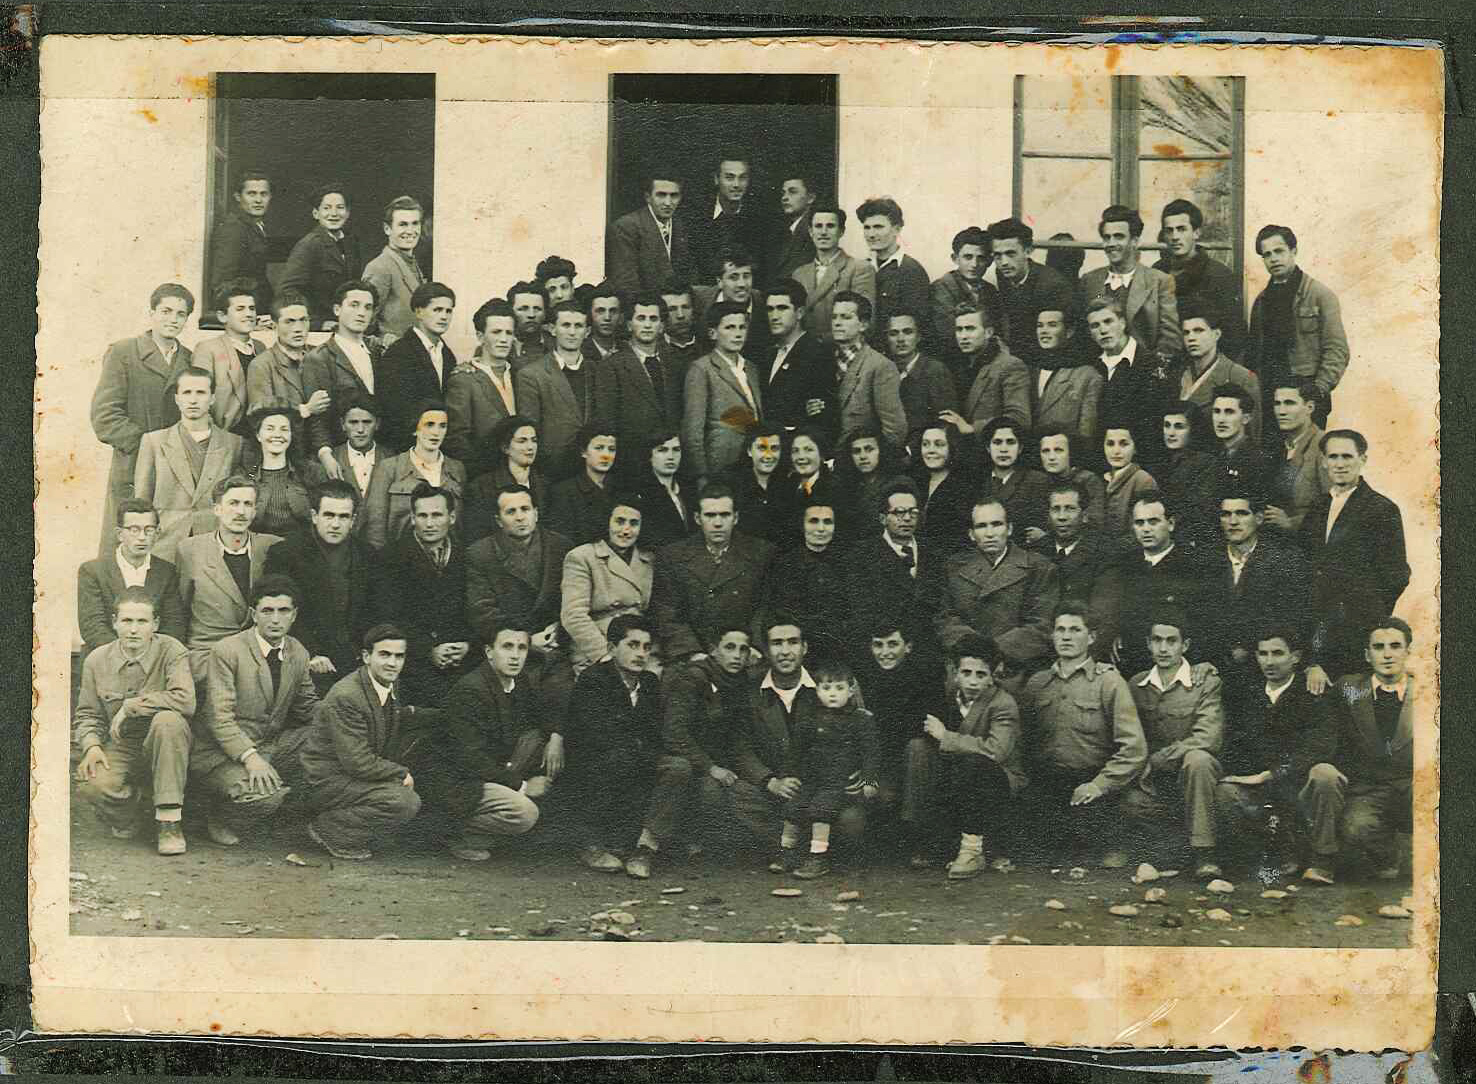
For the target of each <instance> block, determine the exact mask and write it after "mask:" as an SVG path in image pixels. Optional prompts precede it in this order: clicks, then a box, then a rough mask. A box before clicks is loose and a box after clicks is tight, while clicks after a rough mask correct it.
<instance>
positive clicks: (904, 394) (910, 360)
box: [883, 308, 959, 433]
mask: <svg viewBox="0 0 1476 1084" xmlns="http://www.w3.org/2000/svg"><path fill="white" fill-rule="evenodd" d="M922 330H923V326H922V317H921V315H919V313H918V312H917V311H914V310H912V309H904V308H898V309H894V310H893V311H892V312H891V314H890V315H888V316H887V323H886V327H885V328H883V333H884V345H885V347H886V352H887V355H888V356H889V357H890V358H891V359H892V363H893V364H894V365H896V366H897V378H898V388H897V394H898V396H899V397H900V398H901V400H902V413H903V415H904V416H905V417H906V418H907V432H909V433H911V432H912V431H913V430H914V429H916V428H917V427H918V426H920V425H922V424H923V423H925V422H930V421H934V420H936V419H937V418H939V417H941V416H942V414H943V412H944V411H945V410H951V411H957V410H958V407H959V400H958V387H957V386H956V385H955V384H954V382H953V373H952V372H950V371H949V369H948V366H947V365H944V364H943V363H942V362H941V361H939V360H938V359H937V358H935V357H932V356H931V355H928V354H923V353H920V352H919V350H918V346H919V343H920V342H921V340H922Z"/></svg>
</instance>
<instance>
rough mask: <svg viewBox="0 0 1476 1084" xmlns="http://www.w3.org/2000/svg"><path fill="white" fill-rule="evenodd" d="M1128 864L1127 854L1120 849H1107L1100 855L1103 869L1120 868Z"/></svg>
mask: <svg viewBox="0 0 1476 1084" xmlns="http://www.w3.org/2000/svg"><path fill="white" fill-rule="evenodd" d="M1127 864H1128V856H1127V855H1126V854H1124V853H1123V852H1122V851H1108V852H1107V853H1106V854H1104V855H1103V856H1102V868H1103V869H1122V868H1123V867H1124V866H1126V865H1127Z"/></svg>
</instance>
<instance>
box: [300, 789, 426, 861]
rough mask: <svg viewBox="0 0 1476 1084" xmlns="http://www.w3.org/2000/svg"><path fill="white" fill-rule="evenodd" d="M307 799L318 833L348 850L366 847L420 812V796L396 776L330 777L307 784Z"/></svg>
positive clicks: (327, 840) (329, 841) (406, 822)
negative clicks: (370, 778) (374, 778)
mask: <svg viewBox="0 0 1476 1084" xmlns="http://www.w3.org/2000/svg"><path fill="white" fill-rule="evenodd" d="M306 798H307V804H308V808H309V809H311V810H312V811H313V812H314V813H315V814H316V816H315V817H314V818H313V826H314V827H315V828H316V829H317V830H318V834H319V835H321V836H322V837H323V839H324V840H325V841H326V842H328V843H331V844H333V845H334V846H338V847H343V848H345V849H348V850H356V849H359V848H364V847H369V846H370V845H371V844H373V843H376V842H378V841H380V840H382V839H384V838H385V837H386V836H388V835H390V833H392V832H394V831H395V830H396V829H398V828H399V827H400V826H401V825H404V824H408V823H409V822H410V821H411V820H412V819H413V818H414V817H415V814H416V813H418V812H420V795H418V794H416V793H415V788H414V787H407V786H405V785H404V784H402V783H401V782H400V781H399V780H398V779H377V780H368V779H351V778H350V777H348V776H346V775H334V776H329V777H328V778H327V779H321V780H318V781H317V782H315V783H311V784H308V785H307V787H306Z"/></svg>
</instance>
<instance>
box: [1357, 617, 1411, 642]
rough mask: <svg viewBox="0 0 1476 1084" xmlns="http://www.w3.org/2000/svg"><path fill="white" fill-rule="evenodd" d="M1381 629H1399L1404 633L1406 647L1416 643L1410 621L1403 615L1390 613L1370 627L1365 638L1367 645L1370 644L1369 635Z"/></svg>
mask: <svg viewBox="0 0 1476 1084" xmlns="http://www.w3.org/2000/svg"><path fill="white" fill-rule="evenodd" d="M1379 629H1398V630H1399V631H1400V632H1402V633H1403V634H1404V646H1405V647H1410V646H1411V645H1412V644H1414V630H1413V629H1412V628H1410V627H1409V622H1408V621H1406V620H1404V618H1402V617H1395V616H1394V615H1393V614H1390V615H1389V616H1388V617H1383V618H1380V619H1379V620H1378V621H1375V622H1374V623H1373V624H1372V625H1370V626H1369V627H1368V633H1367V634H1366V635H1365V636H1364V638H1363V642H1364V644H1365V646H1366V645H1367V644H1368V637H1369V636H1372V635H1373V634H1374V633H1376V632H1378V631H1379Z"/></svg>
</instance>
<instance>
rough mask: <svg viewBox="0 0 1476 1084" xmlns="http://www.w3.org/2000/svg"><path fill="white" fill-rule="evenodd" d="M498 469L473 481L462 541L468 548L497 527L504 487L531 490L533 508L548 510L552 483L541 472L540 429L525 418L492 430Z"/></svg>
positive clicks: (513, 417)
mask: <svg viewBox="0 0 1476 1084" xmlns="http://www.w3.org/2000/svg"><path fill="white" fill-rule="evenodd" d="M491 442H492V447H493V448H495V449H496V454H495V455H494V456H493V458H494V460H495V465H494V466H493V467H492V469H491V470H489V471H487V472H486V473H484V474H480V475H478V476H477V477H476V478H475V479H473V480H472V482H471V484H470V486H468V487H467V491H466V522H464V523H463V524H462V537H464V538H465V539H466V541H467V544H468V545H470V544H471V543H473V542H475V541H477V540H478V539H481V538H486V537H487V536H488V535H489V534H491V533H492V531H493V530H494V529H495V527H496V524H497V491H498V489H500V488H501V487H503V486H508V485H520V486H527V487H528V490H529V492H531V493H532V494H533V507H535V508H546V507H547V506H548V483H547V482H546V481H545V480H544V477H543V471H541V470H540V469H539V468H538V465H537V459H538V427H537V426H536V425H534V424H533V419H532V418H529V417H527V416H526V415H523V414H511V415H509V416H508V417H506V418H503V419H502V421H500V422H498V423H497V424H496V425H495V426H493V427H492V434H491Z"/></svg>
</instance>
